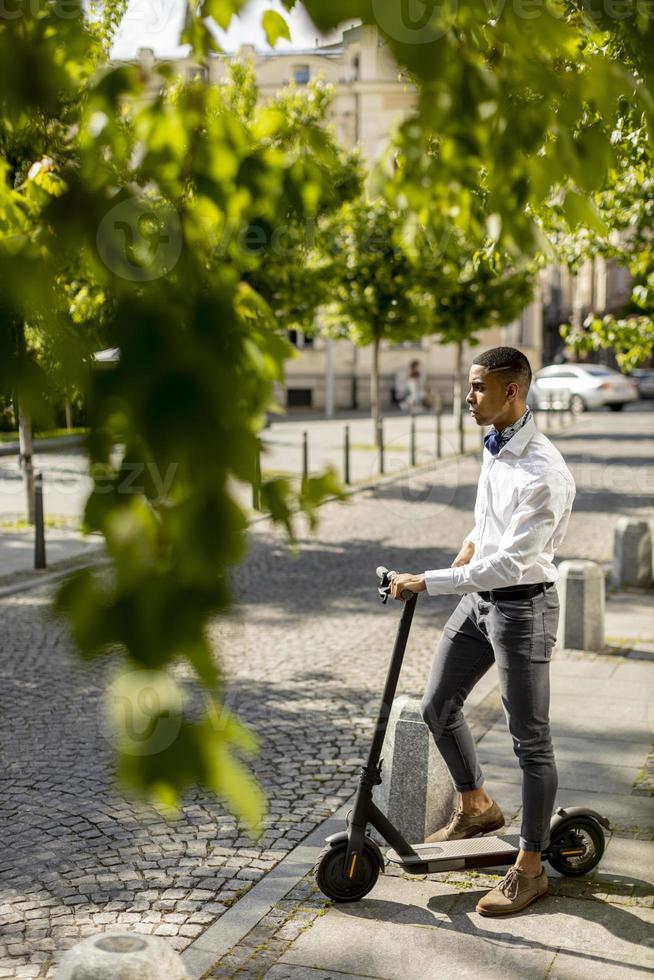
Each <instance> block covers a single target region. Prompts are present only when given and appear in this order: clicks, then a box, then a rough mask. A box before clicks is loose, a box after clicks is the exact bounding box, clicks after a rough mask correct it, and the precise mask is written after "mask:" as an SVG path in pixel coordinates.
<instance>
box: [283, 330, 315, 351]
mask: <svg viewBox="0 0 654 980" xmlns="http://www.w3.org/2000/svg"><path fill="white" fill-rule="evenodd" d="M288 340H289V343H291V344H293V347H297V348H303V347H313V337H312V336H309V335H307V334H305V333H304V332H303V331H302V330H289V331H288Z"/></svg>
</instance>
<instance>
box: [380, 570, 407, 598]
mask: <svg viewBox="0 0 654 980" xmlns="http://www.w3.org/2000/svg"><path fill="white" fill-rule="evenodd" d="M395 575H397V572H389V570H388V569H387V568H384V566H383V565H378V566H377V578H378V579H379V588H378V589H377V592H378V593H379V595H380V597H381V601H382V602H384V603H385V602H386V601H387V599H388V597H389V596H390V594H391V581H392V579H393V578H394V576H395ZM400 595H401V598H402V599H405V600H406V599H413V598H414V597H415V595H416V593H415V592H412V591H411V590H410V589H404V591H403V592H402V593H401V594H400Z"/></svg>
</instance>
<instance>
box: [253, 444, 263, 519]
mask: <svg viewBox="0 0 654 980" xmlns="http://www.w3.org/2000/svg"><path fill="white" fill-rule="evenodd" d="M252 507H253V509H254V510H261V447H260V446H257V448H256V452H255V456H254V479H253V481H252Z"/></svg>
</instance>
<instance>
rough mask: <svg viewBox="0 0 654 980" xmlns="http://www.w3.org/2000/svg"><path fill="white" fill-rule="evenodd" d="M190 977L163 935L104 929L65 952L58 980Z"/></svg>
mask: <svg viewBox="0 0 654 980" xmlns="http://www.w3.org/2000/svg"><path fill="white" fill-rule="evenodd" d="M164 978H165V980H187V978H188V974H187V972H186V968H185V967H184V964H183V963H182V960H181V958H180V956H179V955H178V954H177V953H176V952H175V950H174V949H172V948H171V947H170V946H169V945H168V943H167V942H166V941H165V940H164V939H161V937H160V936H145V935H139V934H137V933H129V932H104V933H100V934H98V935H97V936H90V937H89V938H88V939H85V940H83V941H82V942H81V943H78V944H77V945H76V946H73V948H72V949H69V950H68V952H67V953H65V955H64V957H63V959H62V961H61V964H60V966H59V969H58V970H57V973H56V975H55V980H164Z"/></svg>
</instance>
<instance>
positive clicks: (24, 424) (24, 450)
mask: <svg viewBox="0 0 654 980" xmlns="http://www.w3.org/2000/svg"><path fill="white" fill-rule="evenodd" d="M16 346H17V348H18V357H19V358H20V359H24V358H25V357H26V356H27V352H26V344H25V324H24V323H22V322H20V323H19V324H18V325H17V328H16ZM15 404H16V408H17V410H18V452H19V461H20V468H21V470H22V471H23V482H24V485H25V497H26V502H27V520H28V522H29V523H30V524H33V523H34V459H33V457H32V419H31V416H30V413H29V411H28V410H27V408H26V406H25V402H24V400H23V398H22V397H21V393H20V391H18V392H16V398H15Z"/></svg>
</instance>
